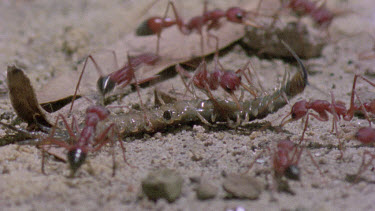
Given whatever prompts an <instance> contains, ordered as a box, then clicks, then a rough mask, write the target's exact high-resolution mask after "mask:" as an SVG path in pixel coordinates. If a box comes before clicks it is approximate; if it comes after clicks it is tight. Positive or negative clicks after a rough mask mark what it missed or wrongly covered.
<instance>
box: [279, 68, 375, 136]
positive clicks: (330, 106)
mask: <svg viewBox="0 0 375 211" xmlns="http://www.w3.org/2000/svg"><path fill="white" fill-rule="evenodd" d="M358 78H361V79H363V80H364V81H366V82H367V83H369V84H371V85H372V86H375V83H373V82H371V81H369V80H368V79H367V78H365V77H363V76H361V75H358V74H356V75H355V76H354V80H353V87H352V94H351V100H350V107H349V109H348V110H346V108H345V104H344V103H343V102H339V101H335V99H334V96H333V94H332V93H331V97H332V101H331V103H329V102H328V101H326V100H314V101H310V102H307V101H306V100H301V101H298V102H296V103H295V104H294V105H293V107H292V109H291V112H290V113H289V114H288V115H287V116H285V117H284V118H283V120H282V121H281V126H283V125H285V124H286V123H288V122H290V121H296V120H299V119H301V118H302V117H304V116H306V122H305V127H304V129H303V132H302V136H301V141H302V140H303V138H304V134H305V132H306V129H307V125H308V120H309V116H310V115H311V116H313V117H315V118H316V119H317V120H320V121H328V113H330V114H332V115H333V116H334V119H333V125H334V126H333V128H335V129H336V134H337V125H336V122H337V121H338V119H340V117H343V119H344V120H345V121H350V120H352V119H353V116H354V112H355V111H363V112H365V115H366V116H368V114H367V112H368V113H375V100H372V101H371V102H366V103H361V102H360V105H358V104H355V102H354V96H357V94H356V92H355V86H356V83H357V79H358ZM357 99H358V100H359V101H360V99H359V97H358V96H357ZM310 109H312V110H314V111H315V112H317V114H315V113H310V112H309V110H310ZM288 116H291V118H290V119H288V120H286V118H287V117H288ZM285 120H286V121H285ZM368 121H369V123H370V125H371V121H370V120H368ZM333 128H332V130H333Z"/></svg>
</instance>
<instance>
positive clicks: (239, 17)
mask: <svg viewBox="0 0 375 211" xmlns="http://www.w3.org/2000/svg"><path fill="white" fill-rule="evenodd" d="M245 15H246V11H245V10H243V9H241V8H239V7H232V8H229V9H228V10H227V14H226V16H227V19H228V21H231V22H234V23H243V19H244V17H245Z"/></svg>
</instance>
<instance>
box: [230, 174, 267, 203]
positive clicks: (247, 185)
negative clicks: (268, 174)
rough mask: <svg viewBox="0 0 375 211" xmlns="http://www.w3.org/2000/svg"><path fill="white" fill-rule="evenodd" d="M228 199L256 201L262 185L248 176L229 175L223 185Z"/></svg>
mask: <svg viewBox="0 0 375 211" xmlns="http://www.w3.org/2000/svg"><path fill="white" fill-rule="evenodd" d="M223 188H224V190H225V191H226V192H228V193H229V195H228V197H229V198H239V199H251V200H254V199H258V198H259V195H260V194H261V193H262V191H263V184H262V183H261V182H260V181H258V180H257V179H255V178H253V177H250V176H243V175H235V174H230V175H228V176H227V178H226V179H225V181H224V183H223Z"/></svg>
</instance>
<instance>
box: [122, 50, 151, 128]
mask: <svg viewBox="0 0 375 211" xmlns="http://www.w3.org/2000/svg"><path fill="white" fill-rule="evenodd" d="M127 57H128V65H129V70H130V74H131V75H132V76H131V77H132V78H133V79H134V82H135V88H136V90H137V94H138V97H139V102H140V104H141V107H142V109H143V110H146V107H145V105H144V104H143V101H142V98H141V93H140V88H139V84H138V82H137V77H136V76H135V73H134V69H133V65H132V63H131V57H130V55H129V52H128V53H127ZM144 118H145V121H146V122H147V124H148V126H150V127H152V123H151V121H150V119H149V118H148V117H147V114H146V113H144Z"/></svg>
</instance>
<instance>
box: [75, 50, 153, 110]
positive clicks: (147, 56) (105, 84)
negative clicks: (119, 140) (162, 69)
mask: <svg viewBox="0 0 375 211" xmlns="http://www.w3.org/2000/svg"><path fill="white" fill-rule="evenodd" d="M111 52H112V54H113V56H114V60H115V64H116V69H117V71H115V72H112V73H110V74H108V75H106V76H103V71H102V70H101V68H100V66H99V65H98V64H97V63H96V61H95V59H94V58H93V57H92V55H89V56H88V57H87V58H86V60H85V62H84V65H83V68H82V72H81V75H80V77H79V79H78V83H77V86H76V90H75V92H74V95H73V100H72V105H71V107H70V111H71V110H72V108H73V104H74V100H75V99H76V96H77V92H78V88H79V85H80V82H81V79H82V76H83V73H84V71H85V69H86V65H87V62H88V60H89V59H90V60H91V61H92V62H93V64H94V66H95V68H96V70H97V71H98V72H99V74H100V75H101V76H100V78H99V79H98V81H97V87H98V90H99V92H100V93H101V94H102V96H103V98H104V96H105V95H106V94H108V93H109V92H111V91H112V90H113V89H114V88H115V86H116V85H120V86H121V87H126V86H127V85H129V84H130V83H131V82H132V81H133V80H134V83H135V85H136V88H137V93H138V96H139V98H140V94H139V86H138V85H139V84H141V83H145V82H147V81H150V80H153V79H155V78H157V76H154V77H150V78H146V79H143V80H141V81H139V82H138V81H137V78H136V77H135V69H137V68H138V67H139V66H140V65H142V64H146V65H155V63H156V62H158V61H159V59H160V57H159V56H157V55H155V54H152V53H144V54H139V55H137V56H134V57H131V56H129V54H128V62H127V64H125V65H124V66H122V67H121V68H118V63H117V57H116V53H115V52H114V51H111ZM140 101H141V104H142V106H143V103H142V100H141V98H140Z"/></svg>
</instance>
